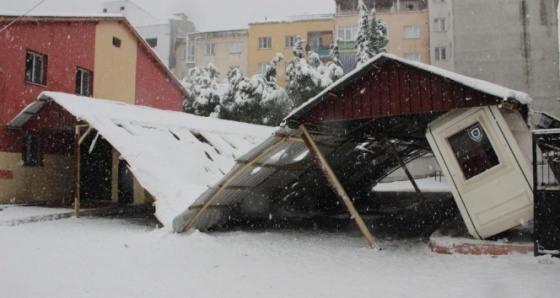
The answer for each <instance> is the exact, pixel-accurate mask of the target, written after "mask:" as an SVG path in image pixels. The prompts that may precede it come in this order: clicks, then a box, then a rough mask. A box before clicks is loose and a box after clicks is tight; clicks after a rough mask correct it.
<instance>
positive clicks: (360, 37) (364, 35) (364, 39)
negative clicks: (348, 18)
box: [354, 0, 374, 67]
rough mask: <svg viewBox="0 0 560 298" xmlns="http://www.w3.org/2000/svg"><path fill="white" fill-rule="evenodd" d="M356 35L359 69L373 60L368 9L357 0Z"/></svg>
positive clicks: (361, 1)
mask: <svg viewBox="0 0 560 298" xmlns="http://www.w3.org/2000/svg"><path fill="white" fill-rule="evenodd" d="M358 9H359V16H358V34H357V35H356V42H355V45H354V47H355V48H356V66H357V67H359V66H360V65H362V64H363V63H365V62H366V61H368V60H369V59H371V58H373V56H374V54H373V51H372V48H371V47H372V45H371V41H372V36H371V28H370V24H369V17H368V9H367V7H366V5H365V4H364V1H363V0H358Z"/></svg>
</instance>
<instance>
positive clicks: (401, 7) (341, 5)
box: [336, 0, 428, 16]
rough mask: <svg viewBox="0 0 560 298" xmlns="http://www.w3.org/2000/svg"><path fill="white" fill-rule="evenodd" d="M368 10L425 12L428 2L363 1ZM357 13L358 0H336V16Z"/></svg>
mask: <svg viewBox="0 0 560 298" xmlns="http://www.w3.org/2000/svg"><path fill="white" fill-rule="evenodd" d="M364 3H365V4H366V6H367V8H368V9H372V8H375V10H376V11H377V13H381V14H386V13H404V12H415V11H425V10H427V9H428V0H364ZM358 13H359V9H358V0H337V1H336V15H337V16H343V15H355V14H358Z"/></svg>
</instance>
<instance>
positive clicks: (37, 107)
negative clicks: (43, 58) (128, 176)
mask: <svg viewBox="0 0 560 298" xmlns="http://www.w3.org/2000/svg"><path fill="white" fill-rule="evenodd" d="M8 127H10V128H12V129H22V128H24V129H26V130H28V131H29V130H31V131H33V130H35V131H47V132H55V131H56V132H63V133H64V134H67V135H68V136H67V137H68V138H69V139H70V141H69V142H67V143H70V144H72V143H74V141H73V140H74V139H75V141H76V142H78V140H84V139H85V138H86V137H87V136H88V135H90V136H93V137H91V139H93V140H91V144H89V146H88V148H86V149H87V150H85V151H88V150H89V151H90V153H91V151H92V150H94V149H95V148H96V147H99V146H101V142H102V140H103V141H106V142H108V143H109V144H110V146H112V148H114V150H116V151H117V152H118V154H119V156H118V158H119V159H121V160H124V161H126V163H127V164H128V168H129V169H130V171H131V172H132V174H133V175H134V177H135V178H136V179H137V181H138V183H139V184H140V185H141V186H142V187H143V188H144V189H145V190H146V191H147V192H148V193H149V194H150V195H151V196H152V197H153V198H154V199H155V206H156V217H157V218H158V220H159V221H160V222H161V223H162V224H164V225H166V226H167V225H170V224H171V221H172V219H173V218H174V217H175V216H176V215H177V213H176V210H180V209H181V208H182V207H183V206H185V205H190V204H192V202H193V201H194V199H195V198H196V197H197V196H198V195H199V194H200V193H201V192H202V191H203V190H204V189H205V187H206V185H208V184H210V183H212V182H213V181H215V180H217V179H220V178H221V177H222V176H223V175H224V173H226V172H227V171H228V170H229V169H230V168H231V167H232V166H233V165H234V161H235V159H236V158H238V157H239V156H241V154H243V153H245V152H246V151H248V150H249V149H250V148H252V147H253V146H255V145H256V144H258V143H259V142H261V141H262V140H264V139H265V138H266V137H268V136H269V135H270V134H271V133H272V132H273V130H274V129H273V128H270V127H265V126H258V125H252V124H246V123H239V122H233V121H227V120H220V119H215V118H209V117H200V116H195V115H192V114H186V113H183V112H174V111H165V110H159V109H154V108H149V107H143V106H136V105H129V104H125V103H120V102H114V101H109V100H101V99H95V98H88V97H82V96H76V95H70V94H66V93H59V92H43V93H42V94H41V95H40V96H39V98H38V100H37V101H35V102H34V103H32V104H31V105H29V106H28V107H27V108H25V109H24V110H23V111H22V112H21V113H20V114H19V115H18V116H17V117H15V118H14V119H13V120H12V121H11V122H10V123H9V124H8ZM75 129H76V130H77V132H78V137H77V138H75V137H74V130H75ZM46 141H47V142H51V141H52V142H58V143H60V140H58V139H56V138H52V139H51V138H46ZM47 145H48V144H47ZM74 147H79V146H76V145H74ZM75 155H79V154H76V153H75ZM109 158H111V157H109ZM94 162H97V161H94ZM78 163H79V162H78ZM109 166H110V165H109ZM68 170H69V171H72V169H68ZM108 179H109V180H111V178H110V177H109V178H108ZM78 180H79V179H78ZM83 183H84V181H82V184H83ZM78 184H80V182H78ZM97 199H103V198H97Z"/></svg>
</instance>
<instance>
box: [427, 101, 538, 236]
mask: <svg viewBox="0 0 560 298" xmlns="http://www.w3.org/2000/svg"><path fill="white" fill-rule="evenodd" d="M518 119H521V117H519V118H518ZM521 121H522V120H521ZM516 133H519V132H516ZM526 133H527V134H529V135H530V132H529V130H528V129H526ZM426 137H427V138H428V141H429V143H430V146H431V147H432V150H433V151H434V155H435V157H436V159H437V161H438V163H439V165H440V167H441V168H442V171H443V172H444V174H445V176H446V177H447V178H448V179H447V181H448V184H450V185H449V187H450V189H451V190H452V193H453V196H454V198H455V201H456V203H457V205H458V207H459V210H460V211H461V215H462V217H463V219H464V221H465V223H466V225H467V227H468V229H469V232H470V233H471V234H472V235H473V236H474V237H476V238H479V239H482V238H487V237H490V236H493V235H496V234H498V233H500V232H503V231H506V230H508V229H511V228H513V227H515V226H518V225H520V224H522V223H524V222H527V221H529V220H532V219H533V195H532V181H533V180H532V172H531V170H530V169H531V167H530V162H529V160H528V159H527V157H526V154H525V153H524V152H523V151H522V150H521V148H520V147H519V145H518V142H517V141H516V139H515V138H514V136H513V134H512V132H511V130H510V128H509V126H508V123H507V122H506V120H505V118H504V117H503V115H502V113H501V111H500V109H498V108H497V107H482V108H472V109H460V110H455V111H452V112H450V113H448V114H446V115H444V116H442V117H440V118H439V119H437V120H435V121H433V122H432V123H430V124H429V125H428V131H427V133H426Z"/></svg>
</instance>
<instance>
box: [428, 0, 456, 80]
mask: <svg viewBox="0 0 560 298" xmlns="http://www.w3.org/2000/svg"><path fill="white" fill-rule="evenodd" d="M451 8H452V2H451V1H444V2H430V3H429V5H428V10H429V17H428V23H429V25H430V26H429V30H430V31H429V34H430V47H429V49H428V50H429V51H430V62H431V64H432V65H434V66H437V67H441V68H443V69H447V70H450V71H454V69H455V63H454V60H453V57H454V55H453V29H454V27H455V26H454V24H453V15H452V13H451ZM437 18H444V19H445V22H446V28H445V30H444V31H437V30H435V28H434V25H435V22H434V20H435V19H437ZM436 47H445V48H446V49H447V53H446V54H447V58H446V59H442V60H436V59H435V48H436Z"/></svg>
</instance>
